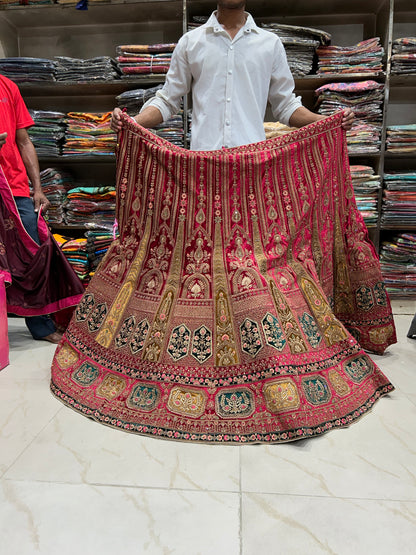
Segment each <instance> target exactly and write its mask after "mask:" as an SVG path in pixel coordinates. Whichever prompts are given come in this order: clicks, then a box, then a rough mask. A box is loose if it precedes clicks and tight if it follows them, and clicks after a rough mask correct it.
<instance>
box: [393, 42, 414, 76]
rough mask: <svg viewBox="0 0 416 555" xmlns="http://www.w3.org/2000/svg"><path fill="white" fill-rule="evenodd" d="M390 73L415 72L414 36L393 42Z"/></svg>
mask: <svg viewBox="0 0 416 555" xmlns="http://www.w3.org/2000/svg"><path fill="white" fill-rule="evenodd" d="M391 71H392V73H416V37H404V38H401V39H396V40H395V41H394V42H393V55H392V57H391Z"/></svg>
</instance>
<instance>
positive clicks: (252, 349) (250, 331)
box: [240, 318, 263, 357]
mask: <svg viewBox="0 0 416 555" xmlns="http://www.w3.org/2000/svg"><path fill="white" fill-rule="evenodd" d="M240 334H241V348H242V350H243V351H244V352H245V353H248V354H249V355H251V356H252V357H255V356H256V355H257V353H258V352H259V351H260V349H261V348H262V347H263V342H262V340H261V336H260V332H259V325H258V324H257V322H255V321H254V320H250V318H246V319H245V320H244V322H243V323H242V324H241V326H240Z"/></svg>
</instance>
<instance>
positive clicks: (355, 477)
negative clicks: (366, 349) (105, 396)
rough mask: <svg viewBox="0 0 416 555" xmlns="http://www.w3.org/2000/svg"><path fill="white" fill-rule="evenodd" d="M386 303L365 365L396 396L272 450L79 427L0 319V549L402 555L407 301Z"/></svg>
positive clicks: (413, 510)
mask: <svg viewBox="0 0 416 555" xmlns="http://www.w3.org/2000/svg"><path fill="white" fill-rule="evenodd" d="M393 307H394V312H395V321H396V326H397V332H398V343H397V344H396V345H392V346H391V347H390V348H389V349H388V351H387V353H386V354H385V355H384V356H382V357H380V356H374V360H375V361H376V362H377V364H378V365H379V366H380V367H381V369H382V371H383V372H384V373H385V374H386V375H387V376H388V377H389V379H390V380H391V381H392V383H393V384H394V385H395V386H396V391H395V392H394V393H392V394H391V395H389V396H388V397H385V398H383V399H381V400H380V401H379V402H378V403H377V404H376V405H375V407H374V409H373V411H372V412H371V413H370V414H367V415H366V416H364V417H363V418H362V419H361V420H360V421H359V422H356V423H355V424H353V425H352V426H351V427H350V428H347V429H344V430H334V431H332V432H330V433H329V434H327V435H325V436H322V437H319V438H314V439H311V440H304V441H301V442H296V443H292V444H285V445H274V446H241V447H238V446H212V445H192V444H187V443H177V442H169V441H162V440H156V439H151V438H147V437H141V436H137V435H130V434H127V433H125V432H121V431H118V430H114V429H112V428H107V427H105V426H103V425H100V424H97V423H95V422H92V421H90V420H88V419H86V418H85V417H83V416H81V415H79V414H77V413H75V412H73V411H72V410H71V409H68V408H67V407H65V406H63V405H62V404H61V403H60V402H59V401H57V400H56V399H55V398H54V397H53V396H52V394H51V393H50V391H49V379H50V364H51V361H52V357H53V354H54V351H55V346H54V345H51V344H49V343H46V342H42V341H33V340H32V339H31V337H30V335H29V333H28V332H27V330H26V327H25V324H24V321H23V320H22V319H15V318H12V319H9V341H10V365H9V366H8V367H7V368H5V369H4V370H2V371H1V372H0V477H1V478H0V554H1V555H3V553H4V555H36V554H37V553H40V554H41V555H56V554H57V553H59V555H65V554H67V553H68V554H69V553H71V555H72V554H73V553H81V554H82V555H97V554H98V553H99V554H100V555H107V554H110V553H111V554H114V553H119V552H124V551H125V552H127V553H132V554H138V555H141V554H142V553H143V554H144V553H149V554H150V555H158V554H159V553H160V554H163V555H164V554H167V553H169V554H170V553H174V554H176V553H178V554H181V555H182V554H184V553H190V554H192V555H194V554H195V555H196V554H204V555H205V554H207V555H211V554H212V555H223V554H224V555H225V554H227V555H229V554H231V555H242V554H244V555H254V554H255V555H257V554H259V555H269V554H270V555H280V554H283V555H292V554H296V555H298V554H300V555H303V554H304V553H306V554H307V555H314V554H315V553H317V554H318V553H325V554H326V553H336V554H337V555H344V554H345V555H350V554H354V555H361V554H362V555H373V554H374V555H376V554H377V555H380V554H384V553H389V555H390V554H395V553H400V555H407V554H410V553H414V546H415V545H416V537H415V530H416V481H415V470H414V469H415V468H416V426H415V425H414V424H415V422H416V418H415V417H416V341H414V340H410V339H407V338H406V334H407V331H408V328H409V326H410V322H411V319H412V317H413V315H414V312H415V310H416V301H415V302H414V301H411V302H408V301H406V302H398V301H394V302H393ZM240 519H241V522H240ZM4 546H6V547H4ZM241 546H242V547H241Z"/></svg>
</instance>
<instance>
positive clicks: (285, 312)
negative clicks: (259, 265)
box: [269, 280, 307, 353]
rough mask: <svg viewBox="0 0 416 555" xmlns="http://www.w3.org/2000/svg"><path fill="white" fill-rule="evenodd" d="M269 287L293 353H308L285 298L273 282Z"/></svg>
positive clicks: (271, 281) (270, 282)
mask: <svg viewBox="0 0 416 555" xmlns="http://www.w3.org/2000/svg"><path fill="white" fill-rule="evenodd" d="M269 287H270V290H271V293H272V298H273V301H274V304H275V307H276V311H277V314H278V317H279V320H280V324H281V327H282V329H283V331H284V333H285V335H286V338H287V341H288V343H289V347H290V351H291V352H292V353H306V351H307V347H306V344H305V341H304V339H303V336H302V332H301V331H300V328H299V325H298V322H297V320H296V319H295V317H294V316H293V314H292V311H291V310H290V308H289V305H288V304H287V301H286V299H285V297H284V296H283V295H282V293H281V292H280V291H279V289H278V288H277V286H276V284H275V283H274V281H273V280H270V281H269Z"/></svg>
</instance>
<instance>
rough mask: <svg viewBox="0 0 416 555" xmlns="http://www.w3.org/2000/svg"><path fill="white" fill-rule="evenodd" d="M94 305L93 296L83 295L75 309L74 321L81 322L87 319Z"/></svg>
mask: <svg viewBox="0 0 416 555" xmlns="http://www.w3.org/2000/svg"><path fill="white" fill-rule="evenodd" d="M94 303H95V301H94V295H91V294H90V293H85V295H84V296H83V297H82V299H81V301H80V303H79V305H78V306H77V308H76V309H75V319H76V321H77V322H83V321H85V320H86V319H87V318H88V315H89V313H90V312H91V310H92V307H93V306H94Z"/></svg>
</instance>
